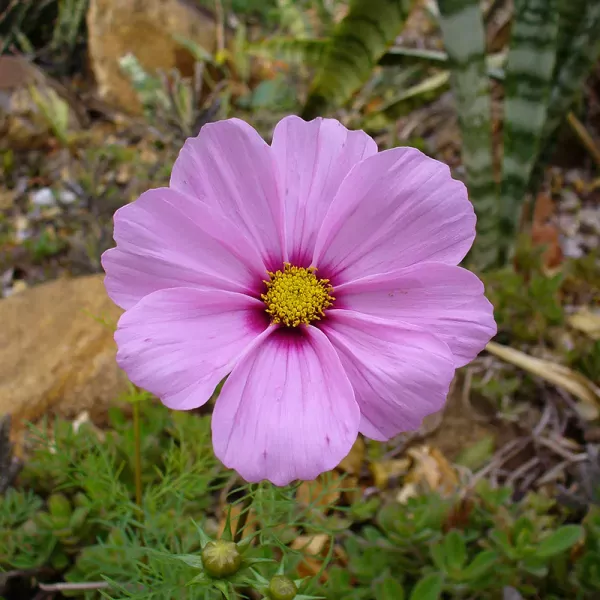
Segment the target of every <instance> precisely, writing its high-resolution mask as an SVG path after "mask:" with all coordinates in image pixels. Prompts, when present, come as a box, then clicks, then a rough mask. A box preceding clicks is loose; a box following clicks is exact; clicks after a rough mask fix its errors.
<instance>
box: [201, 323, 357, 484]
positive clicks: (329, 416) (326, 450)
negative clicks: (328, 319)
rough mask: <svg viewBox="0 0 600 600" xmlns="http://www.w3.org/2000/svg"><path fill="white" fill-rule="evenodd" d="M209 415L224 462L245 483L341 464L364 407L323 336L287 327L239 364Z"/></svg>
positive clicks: (279, 480) (308, 475)
mask: <svg viewBox="0 0 600 600" xmlns="http://www.w3.org/2000/svg"><path fill="white" fill-rule="evenodd" d="M212 419H213V420H212V430H213V446H214V449H215V454H216V455H217V457H218V458H219V459H220V460H221V461H222V462H223V464H224V465H225V466H227V467H230V468H232V469H235V470H236V471H237V472H238V473H239V474H240V475H241V476H242V477H243V478H244V479H245V480H246V481H251V482H256V481H261V480H263V479H268V480H269V481H271V482H273V483H274V484H276V485H286V484H288V483H290V482H291V481H294V480H295V479H303V480H311V479H314V478H315V477H317V476H318V475H319V474H320V473H323V472H325V471H328V470H330V469H333V468H334V467H335V466H337V465H338V464H339V462H340V461H341V460H342V459H343V458H344V457H345V456H346V455H347V454H348V452H349V451H350V448H351V447H352V444H353V443H354V441H355V440H356V436H357V433H358V425H359V421H360V411H359V409H358V406H357V404H356V402H355V400H354V394H353V391H352V386H351V385H350V382H349V381H348V378H347V377H346V375H345V373H344V370H343V369H342V366H341V364H340V360H339V358H338V356H337V354H336V352H335V350H334V349H333V348H332V347H331V344H330V343H329V342H328V341H327V338H326V337H325V336H324V335H323V333H321V332H320V331H319V330H318V329H316V328H315V327H303V328H301V330H295V331H292V332H290V331H286V330H285V329H283V328H282V329H277V330H275V331H273V333H271V335H269V336H268V337H267V338H266V339H263V340H261V341H260V342H257V344H256V345H255V346H254V347H253V348H252V349H251V350H250V351H249V352H248V353H247V354H246V355H245V356H244V357H243V358H242V359H241V360H240V361H239V363H238V364H237V365H236V366H235V368H234V369H233V371H232V373H231V375H230V376H229V378H228V379H227V381H226V382H225V384H224V386H223V389H222V390H221V394H220V396H219V398H218V400H217V403H216V405H215V410H214V413H213V418H212Z"/></svg>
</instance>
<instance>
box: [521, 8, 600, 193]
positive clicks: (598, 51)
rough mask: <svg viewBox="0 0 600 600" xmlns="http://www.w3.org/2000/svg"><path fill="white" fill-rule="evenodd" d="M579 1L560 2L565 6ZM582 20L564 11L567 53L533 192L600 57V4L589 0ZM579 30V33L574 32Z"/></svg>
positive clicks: (555, 89) (550, 109)
mask: <svg viewBox="0 0 600 600" xmlns="http://www.w3.org/2000/svg"><path fill="white" fill-rule="evenodd" d="M573 1H575V2H577V1H579V0H560V2H561V4H564V3H565V2H573ZM582 13H583V14H582V15H581V16H580V18H579V19H573V18H570V17H568V16H565V15H570V12H569V11H567V10H564V9H563V11H561V19H563V18H564V21H563V20H561V22H560V30H559V39H560V40H566V39H568V40H569V41H568V42H563V43H564V44H565V45H566V46H567V48H568V49H567V50H566V51H564V52H563V56H562V62H561V61H560V58H561V57H559V63H558V64H557V68H556V69H555V72H554V78H553V84H552V91H551V93H550V100H549V102H548V116H547V119H546V124H545V125H544V131H543V133H542V142H541V148H542V152H541V153H540V154H539V156H538V159H537V162H536V165H535V167H534V170H533V173H532V176H531V180H530V184H529V187H530V190H531V191H535V190H536V188H537V186H538V185H539V182H540V181H541V178H542V174H543V165H544V164H545V163H546V162H547V160H548V159H549V157H550V156H551V154H552V151H553V150H554V147H555V141H556V136H557V133H558V129H559V127H560V125H561V124H562V122H563V120H564V118H565V116H566V115H567V113H568V111H569V109H570V108H571V106H572V105H573V102H574V101H575V98H576V97H577V94H578V93H579V91H580V90H581V88H582V86H583V84H584V82H585V79H586V77H587V76H588V75H589V73H590V71H591V69H592V67H593V65H594V64H595V62H596V60H598V57H599V56H600V2H598V0H587V2H586V3H585V6H584V7H583V10H582ZM573 26H575V27H576V30H574V31H573V30H571V27H573ZM569 33H570V36H569Z"/></svg>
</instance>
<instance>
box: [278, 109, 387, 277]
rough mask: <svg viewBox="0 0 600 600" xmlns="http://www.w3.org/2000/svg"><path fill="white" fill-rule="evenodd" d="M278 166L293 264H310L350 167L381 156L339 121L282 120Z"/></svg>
mask: <svg viewBox="0 0 600 600" xmlns="http://www.w3.org/2000/svg"><path fill="white" fill-rule="evenodd" d="M271 147H272V148H273V151H274V156H275V162H276V165H277V167H278V169H279V178H280V181H281V188H282V190H285V191H284V198H285V202H284V205H285V223H286V236H287V239H286V245H287V251H288V260H289V261H290V262H292V263H293V264H295V265H299V266H309V265H310V261H311V259H312V252H313V249H314V244H315V239H316V236H317V233H318V231H319V228H320V227H321V223H322V222H323V217H324V216H325V213H326V212H327V209H328V208H329V206H330V205H331V202H332V200H333V198H334V197H335V194H336V192H337V191H338V188H339V187H340V184H341V183H342V181H343V179H344V177H346V175H347V174H348V172H349V171H350V169H351V168H352V167H353V166H354V165H355V164H357V163H358V162H360V161H361V160H363V159H364V158H366V157H367V156H372V155H373V154H377V144H376V143H375V141H374V140H373V139H372V138H371V137H369V136H368V135H367V134H366V133H364V132H363V131H349V130H348V129H346V128H345V127H344V126H343V125H342V124H341V123H340V122H339V121H336V120H335V119H321V118H318V119H314V120H313V121H309V122H306V121H304V120H302V119H301V118H299V117H296V116H291V117H286V118H285V119H282V120H281V121H280V122H279V123H278V124H277V126H276V127H275V131H274V133H273V143H272V144H271Z"/></svg>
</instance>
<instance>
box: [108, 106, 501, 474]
mask: <svg viewBox="0 0 600 600" xmlns="http://www.w3.org/2000/svg"><path fill="white" fill-rule="evenodd" d="M474 236H475V215H474V212H473V207H472V205H471V203H470V202H469V200H468V199H467V192H466V189H465V187H464V185H463V184H462V183H460V182H458V181H456V180H454V179H452V177H451V175H450V171H449V169H448V167H447V166H446V165H444V164H442V163H440V162H438V161H436V160H433V159H431V158H428V157H427V156H425V155H424V154H422V153H421V152H419V151H418V150H415V149H413V148H394V149H392V150H386V151H384V152H378V151H377V146H376V144H375V142H374V141H373V140H372V139H371V138H370V137H369V136H368V135H367V134H365V133H364V132H362V131H348V130H347V129H346V128H345V127H344V126H343V125H342V124H341V123H339V122H337V121H335V120H332V119H315V120H314V121H310V122H305V121H303V120H302V119H300V118H298V117H287V118H285V119H283V120H282V121H281V122H280V123H279V124H278V125H277V127H276V128H275V132H274V135H273V142H272V144H271V145H270V146H269V145H268V144H266V143H265V142H264V141H263V140H262V139H261V137H260V136H259V135H258V133H257V132H256V131H255V130H254V129H252V127H250V126H249V125H247V124H246V123H244V122H243V121H240V120H238V119H230V120H226V121H221V122H218V123H213V124H209V125H205V126H204V127H203V128H202V131H201V132H200V134H199V135H198V137H196V138H191V139H188V140H187V141H186V143H185V145H184V147H183V149H182V150H181V153H180V155H179V158H178V159H177V161H176V162H175V165H174V167H173V173H172V175H171V181H170V185H169V187H168V188H160V189H155V190H150V191H148V192H146V193H144V194H142V196H141V197H140V198H139V199H138V200H137V201H135V202H133V203H132V204H129V205H127V206H125V207H123V208H121V209H120V210H118V211H117V213H116V215H115V230H114V238H115V240H116V242H117V247H116V248H114V249H112V250H109V251H108V252H106V253H105V254H104V256H103V257H102V264H103V266H104V269H105V271H106V288H107V290H108V293H109V295H110V297H111V298H112V299H113V300H114V301H115V302H116V303H117V304H118V305H119V306H121V307H122V308H124V309H125V313H124V314H123V316H122V317H121V320H120V321H119V326H118V330H117V332H116V334H115V339H116V341H117V345H118V355H117V360H118V362H119V365H120V366H121V367H122V368H123V369H124V370H125V371H126V373H127V374H128V375H129V377H130V379H131V381H133V382H134V383H135V384H136V385H139V386H140V387H143V388H145V389H147V390H149V391H150V392H152V393H154V394H156V395H157V396H158V397H159V398H160V399H161V400H162V402H163V403H164V404H166V405H167V406H168V407H170V408H173V409H178V410H188V409H192V408H197V407H199V406H201V405H202V404H204V403H205V402H206V401H207V400H208V398H209V397H210V396H211V394H212V392H213V390H214V389H215V386H216V385H217V384H218V383H219V382H220V381H221V380H222V379H223V378H224V377H226V376H227V375H229V377H228V379H227V380H226V382H225V384H224V386H223V388H222V391H221V394H220V396H219V398H218V400H217V402H216V405H215V408H214V412H213V416H212V432H213V444H214V449H215V453H216V455H217V456H218V457H219V458H220V460H221V461H222V462H223V463H224V464H225V465H226V466H227V467H231V468H233V469H236V470H237V471H238V472H239V473H240V474H241V475H242V477H244V479H246V480H247V481H252V482H255V481H260V480H263V479H268V480H270V481H272V482H273V483H275V484H277V485H285V484H287V483H289V482H291V481H293V480H295V479H304V480H310V479H314V478H315V477H316V476H317V475H319V474H320V473H322V472H324V471H327V470H330V469H332V468H334V467H335V466H336V465H337V464H338V463H339V462H340V461H341V460H342V458H344V456H346V455H347V454H348V452H349V451H350V448H351V446H352V444H353V443H354V441H355V440H356V437H357V435H358V433H359V432H360V433H362V434H364V435H365V436H367V437H369V438H371V439H374V440H387V439H389V438H391V437H392V436H395V435H396V434H398V433H399V432H402V431H407V430H413V429H416V428H418V427H419V424H420V423H421V421H422V419H423V417H424V416H426V415H428V414H430V413H433V412H436V411H438V410H440V409H441V408H442V406H443V404H444V401H445V398H446V394H447V392H448V388H449V384H450V381H451V380H452V377H453V375H454V371H455V369H456V368H457V367H460V366H461V365H464V364H466V363H468V362H469V361H471V360H472V359H473V358H474V357H475V356H476V355H477V354H478V353H479V352H480V351H481V350H482V349H483V348H484V346H485V345H486V343H487V342H488V341H489V340H490V338H491V337H492V336H493V335H494V334H495V332H496V325H495V323H494V319H493V316H492V306H491V305H490V303H489V302H488V301H487V300H486V299H485V297H484V295H483V291H484V290H483V285H482V283H481V282H480V281H479V279H478V278H477V277H476V276H475V275H473V274H472V273H470V272H469V271H466V270H465V269H462V268H460V267H458V266H456V265H457V264H458V263H459V262H460V261H461V260H462V258H463V257H464V256H465V254H466V253H467V251H468V250H469V248H470V247H471V245H472V243H473V239H474Z"/></svg>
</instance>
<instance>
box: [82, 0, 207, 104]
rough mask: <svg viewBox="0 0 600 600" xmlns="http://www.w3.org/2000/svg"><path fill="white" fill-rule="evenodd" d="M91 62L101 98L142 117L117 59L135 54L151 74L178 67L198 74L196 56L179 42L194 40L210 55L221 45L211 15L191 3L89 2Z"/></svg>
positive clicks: (169, 0)
mask: <svg viewBox="0 0 600 600" xmlns="http://www.w3.org/2000/svg"><path fill="white" fill-rule="evenodd" d="M87 26H88V44H89V52H90V61H91V65H92V69H93V71H94V75H95V78H96V83H97V85H98V93H99V95H100V97H101V98H102V99H103V100H104V101H106V102H108V103H110V104H113V105H115V106H118V107H119V108H121V109H123V110H125V111H127V112H131V113H134V114H135V113H139V112H140V110H141V105H140V102H139V100H138V97H137V96H136V94H135V92H134V90H133V88H132V86H131V83H130V82H129V80H128V79H127V77H125V75H123V73H122V71H121V68H120V66H119V60H120V59H121V58H122V57H124V56H126V55H127V54H129V53H131V54H133V55H134V56H135V57H136V58H137V59H138V61H139V63H140V64H141V66H142V67H143V68H144V70H145V71H147V72H148V73H149V74H152V75H155V74H156V72H157V71H158V70H162V71H166V72H168V71H169V70H171V69H173V68H176V69H178V70H179V72H180V73H181V75H183V76H184V77H191V76H192V75H193V72H194V62H195V60H194V57H193V56H192V54H191V53H190V51H189V50H187V49H186V48H185V47H184V46H183V45H182V44H181V43H179V42H178V41H177V40H176V39H175V38H176V37H178V36H179V37H181V38H186V39H189V40H191V41H193V42H194V43H195V44H197V45H198V46H200V47H202V48H203V49H205V50H206V51H208V52H209V53H211V54H212V53H214V51H215V49H216V46H217V27H216V22H215V19H214V17H213V16H212V14H211V13H210V12H209V11H207V10H206V9H202V8H199V7H197V6H195V5H194V4H193V3H192V1H191V0H91V1H90V6H89V9H88V13H87Z"/></svg>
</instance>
